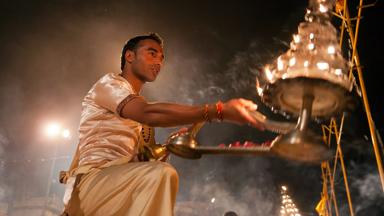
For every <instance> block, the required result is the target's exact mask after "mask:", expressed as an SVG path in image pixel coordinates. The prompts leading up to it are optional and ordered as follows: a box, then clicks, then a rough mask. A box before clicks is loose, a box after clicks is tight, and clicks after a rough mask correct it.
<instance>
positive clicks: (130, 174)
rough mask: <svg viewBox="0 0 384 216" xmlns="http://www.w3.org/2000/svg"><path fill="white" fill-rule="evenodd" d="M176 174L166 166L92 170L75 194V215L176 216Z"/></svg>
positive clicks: (146, 164) (147, 164) (134, 164)
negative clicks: (174, 213) (174, 211)
mask: <svg viewBox="0 0 384 216" xmlns="http://www.w3.org/2000/svg"><path fill="white" fill-rule="evenodd" d="M177 190H178V175H177V172H176V170H175V169H174V168H173V167H172V166H171V165H169V164H168V163H165V162H158V161H155V162H131V163H126V164H120V165H114V166H109V167H105V168H101V169H92V170H91V171H90V172H89V173H87V174H84V175H82V176H81V179H80V181H79V183H78V184H77V186H76V188H75V191H74V192H73V193H72V198H71V200H70V204H69V209H68V213H69V215H70V216H72V215H86V216H88V215H89V216H90V215H92V216H93V215H95V216H106V215H114V216H115V215H116V216H120V215H127V216H172V215H173V207H174V204H175V200H176V193H177Z"/></svg>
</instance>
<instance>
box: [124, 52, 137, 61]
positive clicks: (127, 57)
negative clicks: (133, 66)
mask: <svg viewBox="0 0 384 216" xmlns="http://www.w3.org/2000/svg"><path fill="white" fill-rule="evenodd" d="M134 59H135V52H133V51H132V50H127V52H125V61H127V62H128V63H132V61H133V60H134Z"/></svg>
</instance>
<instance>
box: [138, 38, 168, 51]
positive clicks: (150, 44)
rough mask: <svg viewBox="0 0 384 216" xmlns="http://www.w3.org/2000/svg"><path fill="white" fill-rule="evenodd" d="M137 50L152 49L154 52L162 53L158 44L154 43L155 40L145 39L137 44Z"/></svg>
mask: <svg viewBox="0 0 384 216" xmlns="http://www.w3.org/2000/svg"><path fill="white" fill-rule="evenodd" d="M138 45H139V46H138V49H142V48H144V49H149V48H153V49H155V50H156V51H158V52H161V53H162V52H163V48H162V47H161V46H160V44H159V43H158V42H157V41H155V40H152V39H145V40H142V41H140V42H139V44H138Z"/></svg>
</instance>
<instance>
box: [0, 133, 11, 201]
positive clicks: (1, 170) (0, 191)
mask: <svg viewBox="0 0 384 216" xmlns="http://www.w3.org/2000/svg"><path fill="white" fill-rule="evenodd" d="M8 144H9V140H8V138H7V137H6V136H5V135H4V133H3V131H2V130H0V176H2V178H0V202H4V201H6V198H7V197H9V195H10V193H11V190H10V187H9V186H8V185H7V182H6V178H4V177H5V176H6V175H5V168H6V158H5V152H6V147H7V146H8Z"/></svg>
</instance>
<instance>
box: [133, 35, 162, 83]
mask: <svg viewBox="0 0 384 216" xmlns="http://www.w3.org/2000/svg"><path fill="white" fill-rule="evenodd" d="M163 60H164V54H163V48H161V46H160V45H159V44H158V43H157V42H156V41H154V40H151V39H146V40H142V41H140V42H139V44H138V48H137V49H136V51H135V52H134V58H133V61H132V72H133V74H134V75H136V76H137V78H139V79H140V80H142V81H143V82H152V81H154V80H155V79H156V77H157V75H158V74H159V72H160V69H161V66H162V65H163Z"/></svg>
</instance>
